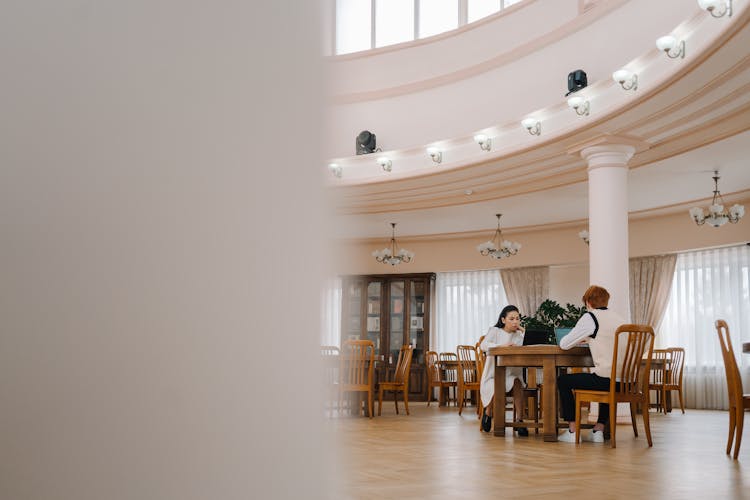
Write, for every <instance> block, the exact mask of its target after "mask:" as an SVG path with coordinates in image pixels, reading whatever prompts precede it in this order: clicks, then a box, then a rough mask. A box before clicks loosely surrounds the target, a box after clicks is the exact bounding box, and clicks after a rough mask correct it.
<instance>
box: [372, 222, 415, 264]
mask: <svg viewBox="0 0 750 500" xmlns="http://www.w3.org/2000/svg"><path fill="white" fill-rule="evenodd" d="M391 231H392V233H391V247H390V248H388V247H386V248H384V249H382V250H375V251H374V252H372V256H373V257H375V260H377V261H378V262H382V263H383V264H390V265H392V266H395V265H398V264H401V263H402V262H403V263H404V264H408V263H409V262H411V261H412V259H414V252H410V251H409V250H406V249H404V248H401V249H399V248H398V245H397V244H396V223H395V222H391Z"/></svg>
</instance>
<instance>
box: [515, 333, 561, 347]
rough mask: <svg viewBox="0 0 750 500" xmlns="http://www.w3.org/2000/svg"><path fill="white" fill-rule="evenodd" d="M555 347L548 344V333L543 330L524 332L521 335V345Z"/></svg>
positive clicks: (552, 343)
mask: <svg viewBox="0 0 750 500" xmlns="http://www.w3.org/2000/svg"><path fill="white" fill-rule="evenodd" d="M550 344H551V345H555V342H554V341H552V342H550V338H549V332H548V331H545V330H526V333H524V335H523V345H550Z"/></svg>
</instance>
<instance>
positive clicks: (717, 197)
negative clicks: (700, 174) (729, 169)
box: [690, 170, 745, 227]
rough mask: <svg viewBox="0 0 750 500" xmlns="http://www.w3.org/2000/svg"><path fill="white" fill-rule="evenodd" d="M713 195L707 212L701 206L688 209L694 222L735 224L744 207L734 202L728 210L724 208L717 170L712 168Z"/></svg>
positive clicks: (743, 212) (716, 225)
mask: <svg viewBox="0 0 750 500" xmlns="http://www.w3.org/2000/svg"><path fill="white" fill-rule="evenodd" d="M713 180H714V197H713V200H711V206H710V207H708V214H706V212H705V211H704V210H703V209H702V208H701V207H693V208H691V209H690V217H691V218H692V219H693V221H695V223H696V224H698V225H699V226H702V225H703V224H705V223H706V222H708V223H709V225H711V226H713V227H719V226H723V225H724V224H726V223H727V222H731V223H732V224H737V223H738V222H739V221H740V219H741V218H742V217H743V216H744V215H745V207H744V206H742V205H738V204H736V203H735V204H734V205H732V206H731V207H729V210H727V209H725V208H724V198H722V196H721V192H720V191H719V171H718V170H714V176H713Z"/></svg>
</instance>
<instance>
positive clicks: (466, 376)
mask: <svg viewBox="0 0 750 500" xmlns="http://www.w3.org/2000/svg"><path fill="white" fill-rule="evenodd" d="M456 354H457V356H458V414H459V415H461V412H462V411H463V408H464V405H465V403H466V392H467V391H468V392H473V391H476V401H477V416H478V417H479V416H481V414H482V412H481V409H480V406H481V403H480V402H479V400H480V396H479V382H480V377H481V376H482V374H481V372H479V373H477V371H478V370H479V364H478V363H477V351H476V347H475V346H473V345H460V346H457V347H456Z"/></svg>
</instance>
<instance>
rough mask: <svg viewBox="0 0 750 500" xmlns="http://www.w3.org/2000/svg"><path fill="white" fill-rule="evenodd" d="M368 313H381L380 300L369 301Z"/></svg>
mask: <svg viewBox="0 0 750 500" xmlns="http://www.w3.org/2000/svg"><path fill="white" fill-rule="evenodd" d="M367 314H380V301H370V302H368V303H367Z"/></svg>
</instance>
